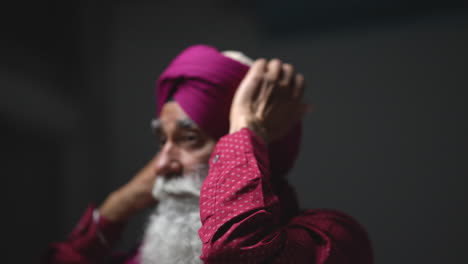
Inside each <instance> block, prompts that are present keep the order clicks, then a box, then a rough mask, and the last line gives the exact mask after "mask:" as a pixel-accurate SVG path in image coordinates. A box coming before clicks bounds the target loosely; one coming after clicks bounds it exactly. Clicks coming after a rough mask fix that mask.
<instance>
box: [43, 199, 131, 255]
mask: <svg viewBox="0 0 468 264" xmlns="http://www.w3.org/2000/svg"><path fill="white" fill-rule="evenodd" d="M123 226H124V224H123V223H114V222H110V221H108V220H107V219H105V218H103V217H100V216H99V214H98V211H97V209H95V208H94V206H92V205H91V206H89V207H88V209H87V210H86V211H85V214H84V215H83V216H82V218H81V220H80V221H79V222H78V224H77V225H76V227H75V229H74V230H73V231H72V232H71V233H70V235H69V236H68V238H67V240H66V241H64V242H58V243H53V244H51V245H50V246H49V248H48V250H47V252H46V254H45V256H44V258H43V263H45V264H64V263H67V264H94V263H105V262H106V261H107V260H108V259H109V257H110V255H111V247H112V245H113V244H115V242H116V241H117V240H118V239H119V238H120V234H121V232H122V229H123Z"/></svg>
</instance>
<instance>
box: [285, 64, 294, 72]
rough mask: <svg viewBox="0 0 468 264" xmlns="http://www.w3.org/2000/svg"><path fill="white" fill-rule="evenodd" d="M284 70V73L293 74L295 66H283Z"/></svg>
mask: <svg viewBox="0 0 468 264" xmlns="http://www.w3.org/2000/svg"><path fill="white" fill-rule="evenodd" d="M283 69H284V71H286V72H287V73H292V72H294V66H292V65H291V64H289V63H285V64H283Z"/></svg>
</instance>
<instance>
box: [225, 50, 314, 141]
mask: <svg viewBox="0 0 468 264" xmlns="http://www.w3.org/2000/svg"><path fill="white" fill-rule="evenodd" d="M304 88H305V82H304V77H303V76H302V74H298V73H296V72H295V70H294V68H293V66H292V65H290V64H287V63H283V62H281V61H280V60H278V59H272V60H270V61H266V60H265V59H258V60H256V61H255V62H254V64H253V65H252V66H251V68H250V70H249V72H248V73H247V75H246V77H245V78H244V79H243V80H242V82H241V84H240V85H239V88H238V89H237V91H236V93H235V95H234V99H233V102H232V104H231V111H230V129H229V130H230V131H229V133H234V132H236V131H238V130H240V129H242V128H244V127H248V128H250V129H251V130H253V132H254V133H256V134H257V135H258V136H260V137H261V138H263V139H264V141H265V142H266V143H267V144H268V143H270V142H272V141H274V140H276V139H279V138H281V137H282V136H284V135H285V134H286V133H287V132H288V131H289V130H290V129H291V128H292V127H293V126H294V125H295V124H297V122H298V121H299V120H301V119H302V117H303V116H304V114H305V113H306V112H307V111H308V109H309V106H308V105H307V104H305V103H303V102H302V99H303V95H304Z"/></svg>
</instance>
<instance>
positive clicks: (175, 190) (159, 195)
mask: <svg viewBox="0 0 468 264" xmlns="http://www.w3.org/2000/svg"><path fill="white" fill-rule="evenodd" d="M207 175H208V165H207V164H206V165H199V166H197V167H196V168H194V169H192V170H190V171H189V172H187V173H184V174H183V175H179V176H173V175H171V176H170V177H166V176H165V175H160V176H157V177H156V181H155V183H154V186H153V190H152V195H153V197H154V198H155V199H157V200H160V199H164V198H166V197H167V196H178V197H180V196H183V197H185V196H188V197H200V189H201V186H202V184H203V181H204V180H205V178H206V176H207Z"/></svg>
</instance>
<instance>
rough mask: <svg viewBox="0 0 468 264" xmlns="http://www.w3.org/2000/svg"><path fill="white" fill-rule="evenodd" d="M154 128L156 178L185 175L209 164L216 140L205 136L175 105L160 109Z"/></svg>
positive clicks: (171, 103)
mask: <svg viewBox="0 0 468 264" xmlns="http://www.w3.org/2000/svg"><path fill="white" fill-rule="evenodd" d="M154 129H155V132H156V135H157V139H156V140H157V141H158V144H159V147H160V149H159V153H158V154H157V157H156V160H155V163H154V165H155V167H154V169H155V173H156V175H160V176H164V177H170V176H176V175H187V173H188V172H191V171H193V170H196V169H197V168H198V167H199V166H201V165H206V164H208V160H209V158H210V155H211V153H212V151H213V149H214V146H215V145H216V141H215V140H214V139H213V138H211V137H209V136H208V135H206V133H204V132H203V131H202V130H201V129H200V128H199V127H198V126H197V125H196V124H195V123H194V122H193V121H192V120H191V119H190V118H189V117H188V116H187V114H186V113H185V112H184V111H183V109H182V108H181V107H180V106H179V104H178V103H177V102H174V101H172V102H168V103H166V104H165V105H164V106H163V108H162V110H161V114H160V118H159V120H157V121H156V122H155V125H154Z"/></svg>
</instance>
